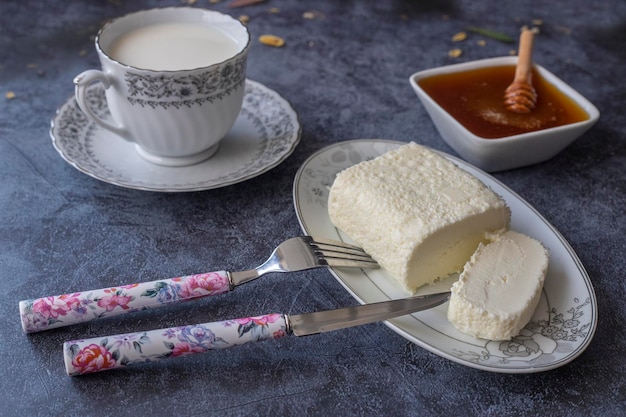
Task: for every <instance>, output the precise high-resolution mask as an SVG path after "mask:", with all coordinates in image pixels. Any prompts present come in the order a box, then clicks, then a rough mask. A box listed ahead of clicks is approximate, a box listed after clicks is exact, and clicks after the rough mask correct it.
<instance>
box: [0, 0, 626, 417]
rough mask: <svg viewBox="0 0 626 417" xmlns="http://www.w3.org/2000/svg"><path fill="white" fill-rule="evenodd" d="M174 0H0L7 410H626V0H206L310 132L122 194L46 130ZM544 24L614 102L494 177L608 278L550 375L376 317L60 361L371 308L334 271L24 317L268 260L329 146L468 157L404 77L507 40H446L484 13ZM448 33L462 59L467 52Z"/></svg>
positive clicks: (570, 62)
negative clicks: (442, 347) (159, 304)
mask: <svg viewBox="0 0 626 417" xmlns="http://www.w3.org/2000/svg"><path fill="white" fill-rule="evenodd" d="M171 5H174V6H176V5H183V3H182V2H181V1H180V0H169V1H165V0H164V1H158V0H151V1H150V0H141V1H123V0H120V1H113V0H111V1H104V0H100V1H75V0H65V1H58V0H54V1H53V0H51V1H45V2H41V1H29V0H25V1H13V0H8V1H7V0H3V1H2V3H0V93H1V96H0V285H1V287H0V314H1V315H2V316H3V317H4V320H3V323H4V324H3V325H2V330H1V331H0V349H2V358H3V365H2V368H1V369H2V371H1V372H0V374H1V375H2V377H1V378H0V415H3V416H18V415H19V416H61V415H63V416H79V415H81V416H82V415H89V416H96V415H98V416H126V415H133V416H139V415H154V416H157V415H185V416H195V415H222V416H234V415H271V416H279V415H299V416H305V415H345V416H371V415H389V416H403V415H407V416H408V415H419V416H438V415H447V416H464V415H476V416H503V415H516V416H519V415H529V416H534V415H550V416H618V415H624V412H625V411H626V386H625V383H624V380H625V378H626V367H625V361H624V352H625V351H626V343H625V341H624V337H623V336H624V332H623V330H624V318H625V317H624V316H625V311H626V301H625V300H626V294H625V289H626V285H625V282H626V281H625V280H624V271H625V270H626V263H625V261H624V252H625V250H624V249H625V245H624V234H625V232H626V228H625V226H624V212H625V210H624V208H625V207H626V174H625V173H624V171H625V168H626V146H625V143H626V134H625V133H624V131H625V128H626V120H625V119H624V116H623V114H624V101H625V98H626V82H625V81H624V76H623V72H624V64H625V63H626V60H625V57H626V46H625V45H626V43H625V42H624V39H625V38H626V2H624V1H622V0H600V1H595V2H588V1H583V0H570V1H564V0H556V1H551V2H546V1H540V0H517V1H510V0H506V1H495V0H485V1H476V0H442V1H435V0H423V1H420V0H414V1H408V0H404V1H400V0H390V1H383V0H380V1H327V0H323V1H316V2H304V1H285V0H283V1H281V0H271V1H266V2H264V3H261V4H259V5H255V6H249V7H245V8H240V9H230V8H228V2H227V1H221V2H218V3H216V4H212V3H209V2H208V1H207V0H199V1H198V2H196V3H195V4H194V5H193V7H202V8H210V9H213V10H219V11H223V12H226V13H229V14H232V15H233V16H239V15H242V14H245V15H248V16H249V17H250V20H249V24H248V26H249V28H250V31H251V34H252V37H253V45H252V47H251V51H250V56H249V63H248V77H249V78H251V79H253V80H256V81H259V82H261V83H263V84H265V85H267V86H268V87H270V88H272V89H274V90H276V91H277V92H279V93H280V94H281V95H283V96H284V97H285V98H287V99H288V100H289V101H290V102H291V104H292V105H293V107H294V108H295V109H296V111H297V112H298V114H299V117H300V120H301V123H302V128H303V131H302V140H301V143H300V144H299V145H298V147H297V149H296V150H295V152H294V153H293V155H291V156H290V157H289V158H288V159H287V160H286V161H285V162H284V163H282V164H281V165H280V166H278V167H277V168H275V169H273V170H272V171H270V172H268V173H266V174H263V175H261V176H259V177H257V178H254V179H252V180H249V181H246V182H244V183H241V184H237V185H233V186H229V187H225V188H221V189H216V190H211V191H204V192H194V193H182V194H165V193H154V192H143V191H136V190H129V189H123V188H119V187H116V186H113V185H109V184H106V183H103V182H99V181H97V180H95V179H92V178H90V177H88V176H86V175H84V174H81V173H80V172H78V171H77V170H75V169H74V168H72V167H71V166H69V165H68V164H67V163H65V162H64V161H63V160H62V159H61V158H60V157H59V155H58V154H57V153H56V152H55V150H54V149H53V147H52V145H51V142H50V138H49V133H48V130H49V125H50V119H51V117H52V116H53V115H54V113H55V110H56V109H57V107H58V106H59V105H61V104H62V103H64V102H65V101H66V100H67V99H68V98H69V97H70V96H72V94H73V85H72V78H73V77H74V76H75V75H76V74H78V73H80V72H81V71H83V70H85V69H88V68H97V67H98V61H97V57H96V53H95V51H94V48H93V36H94V35H95V33H96V31H97V29H98V28H99V26H100V25H101V24H102V23H103V22H104V21H105V20H106V19H109V18H113V17H116V16H119V15H123V14H125V13H127V12H131V11H136V10H140V9H145V8H151V7H156V6H171ZM271 8H277V10H271ZM308 11H314V12H317V13H316V15H315V18H314V19H304V18H303V13H305V12H308ZM535 19H540V20H541V21H542V24H541V26H540V28H541V33H540V35H539V37H538V39H537V42H536V48H535V60H536V61H537V62H539V63H540V64H542V65H543V66H545V67H546V68H547V69H549V70H550V71H551V72H553V73H555V74H557V75H558V76H559V77H561V78H562V79H564V80H565V81H566V82H567V83H569V84H570V85H572V86H573V87H574V88H576V89H577V90H578V91H579V92H581V93H582V94H583V95H584V96H586V97H587V98H588V99H589V100H590V101H591V102H593V103H594V104H595V105H596V106H597V107H598V108H599V109H600V112H601V118H600V121H599V122H598V124H597V125H596V126H595V127H594V128H593V129H592V130H591V131H589V132H588V133H587V134H585V135H584V136H583V137H581V138H580V139H578V140H577V141H576V142H575V143H574V144H572V145H571V146H570V147H568V148H567V149H566V150H565V151H563V152H562V153H560V154H559V155H558V156H556V157H555V158H553V159H552V160H550V161H548V162H545V163H542V164H538V165H535V166H530V167H525V168H520V169H516V170H511V171H506V172H501V173H498V174H495V175H494V176H495V177H496V178H497V179H499V180H500V181H502V182H503V183H504V184H506V185H507V186H509V187H510V188H512V189H513V190H514V191H516V192H517V193H518V194H519V195H521V196H522V197H523V198H524V199H526V200H527V201H528V202H530V203H531V204H532V205H534V207H535V208H536V209H537V210H538V211H539V212H540V213H542V214H543V215H544V216H545V217H546V218H547V220H548V221H549V222H551V223H552V224H553V225H554V226H555V227H556V228H557V229H558V230H559V231H560V232H561V233H562V234H563V235H564V236H565V238H566V239H567V240H568V241H569V243H570V244H571V246H572V247H573V248H574V250H575V251H576V252H577V254H578V255H579V257H580V259H581V260H582V263H583V264H584V266H585V267H586V269H587V271H588V273H589V275H590V277H591V280H592V282H593V285H594V286H595V291H596V294H597V298H598V310H599V324H598V328H597V332H596V335H595V338H594V340H593V341H592V343H591V345H590V346H589V348H588V349H587V350H586V351H585V352H584V353H583V354H582V355H581V356H580V357H579V358H578V359H576V360H575V361H573V362H572V363H570V364H568V365H566V366H563V367H562V368H559V369H556V370H553V371H550V372H545V373H539V374H530V375H507V374H496V373H488V372H483V371H478V370H475V369H471V368H468V367H465V366H462V365H459V364H456V363H453V362H450V361H448V360H445V359H442V358H440V357H438V356H436V355H434V354H432V353H430V352H427V351H426V350H424V349H422V348H420V347H418V346H416V345H414V344H412V343H410V342H408V341H406V340H405V339H403V338H402V337H401V336H399V335H397V334H396V333H394V332H393V331H391V330H390V329H388V328H387V327H386V326H384V325H383V324H372V325H367V326H362V327H359V328H352V329H347V330H343V331H338V332H331V333H325V334H322V335H318V336H315V337H310V338H296V337H291V338H285V339H281V340H279V341H276V342H265V343H259V344H253V345H247V346H243V347H241V348H236V349H230V350H226V351H220V352H211V353H209V354H207V355H197V356H196V357H187V358H183V359H181V360H176V361H166V362H167V363H160V364H154V365H151V366H145V367H142V368H141V369H126V370H121V371H119V372H117V371H114V372H105V373H101V374H95V375H91V376H87V377H81V378H69V377H67V376H66V375H65V372H64V368H63V361H62V356H61V344H62V342H63V341H65V340H69V339H75V338H79V337H83V336H85V335H103V334H114V333H120V332H130V331H137V330H141V329H150V328H158V327H164V326H175V325H182V324H186V323H189V322H190V321H191V320H193V322H203V321H212V320H217V319H220V318H230V317H240V316H244V315H253V314H259V313H262V312H267V311H268V310H271V311H284V312H286V313H296V314H297V313H301V312H308V311H315V310H322V309H329V308H336V307H341V306H348V305H354V304H356V301H355V300H354V299H352V297H351V296H350V295H349V294H347V293H346V291H345V290H344V289H343V288H342V287H341V286H340V285H339V283H337V282H336V281H335V279H334V278H333V277H332V276H331V274H330V273H329V272H328V271H324V270H317V271H309V272H301V273H294V274H290V275H270V276H266V277H264V278H263V279H261V280H257V281H255V282H252V283H250V284H247V285H246V286H244V287H241V288H238V289H237V290H236V291H235V292H233V293H230V294H228V295H225V296H222V297H215V298H212V299H205V300H201V301H197V302H195V303H194V304H188V305H184V306H183V305H178V306H174V307H171V308H167V309H165V310H161V311H158V312H156V311H155V312H146V313H142V314H140V315H137V316H135V317H134V318H130V319H119V320H116V319H111V320H106V321H101V322H99V323H94V324H86V325H82V326H76V327H73V328H64V329H58V330H52V331H48V332H44V333H40V334H34V335H31V336H26V335H24V334H23V333H22V330H21V327H20V323H19V317H18V310H17V303H18V301H19V300H21V299H25V298H34V297H38V296H43V295H49V294H58V293H62V292H66V291H71V290H83V289H88V288H99V287H103V286H109V285H114V284H122V283H128V282H134V281H137V280H144V279H146V280H147V279H148V278H151V279H156V278H162V277H169V276H179V275H182V274H188V273H194V272H202V271H207V270H211V269H231V270H237V269H242V268H249V267H252V266H255V265H257V264H258V263H259V262H260V261H262V260H264V259H265V258H266V257H267V256H268V254H269V252H270V251H271V249H272V248H273V247H274V246H275V245H276V244H277V243H279V242H280V241H282V240H284V239H285V238H287V237H291V236H295V235H299V234H300V233H301V231H300V228H299V226H298V221H297V219H296V215H295V212H294V209H293V203H292V184H293V179H294V175H295V173H296V171H297V169H298V167H299V166H300V165H301V164H302V163H303V162H304V160H306V158H307V157H308V156H310V155H311V154H312V153H313V152H315V151H317V150H318V149H320V148H322V147H324V146H326V145H328V144H330V143H335V142H337V141H343V140H348V139H357V138H385V139H395V140H400V141H405V142H408V141H411V140H412V141H416V142H418V143H422V144H425V145H428V146H431V147H433V148H435V149H438V150H441V151H444V152H447V153H450V154H454V152H453V151H452V149H450V148H449V147H448V146H447V145H446V144H445V143H444V142H443V141H442V140H441V139H440V137H439V136H438V134H437V132H436V131H435V129H434V127H433V125H432V123H431V122H430V120H429V118H428V116H427V114H426V112H425V111H424V109H423V107H422V106H421V105H420V103H419V102H418V100H417V98H416V96H415V94H414V93H413V91H412V90H411V88H410V86H409V84H408V77H409V76H410V75H411V74H412V73H414V72H416V71H418V70H421V69H426V68H430V67H435V66H440V65H444V64H450V63H455V62H465V61H469V60H474V59H480V58H487V57H493V56H503V55H508V54H509V51H510V50H511V49H515V45H511V44H505V43H501V42H497V41H494V40H491V39H487V45H486V46H480V45H478V44H477V43H476V42H474V41H468V42H465V43H463V44H455V43H453V42H452V40H451V38H452V36H453V35H454V34H455V33H457V32H459V31H461V30H463V29H465V28H466V27H468V26H480V27H485V28H490V29H493V30H497V31H500V32H504V33H508V34H510V35H512V36H516V34H517V31H518V29H519V27H520V26H521V25H522V24H525V23H526V24H527V23H530V22H531V21H532V20H535ZM263 33H272V34H276V35H279V36H282V37H283V38H285V39H286V42H287V44H286V46H285V47H283V48H280V49H277V48H270V47H266V46H264V45H261V44H260V43H258V41H256V39H257V37H258V36H259V35H261V34H263ZM478 38H479V37H477V36H476V35H474V37H473V38H472V39H473V40H475V39H478ZM454 47H461V48H462V49H463V54H462V55H461V56H460V57H458V58H454V59H453V58H450V57H448V51H449V50H450V49H452V48H454ZM9 92H12V93H14V97H13V98H8V97H7V96H6V95H7V93H9Z"/></svg>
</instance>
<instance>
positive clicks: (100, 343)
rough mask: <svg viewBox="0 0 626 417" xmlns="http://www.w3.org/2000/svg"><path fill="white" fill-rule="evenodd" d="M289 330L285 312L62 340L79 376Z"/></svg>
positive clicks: (67, 365)
mask: <svg viewBox="0 0 626 417" xmlns="http://www.w3.org/2000/svg"><path fill="white" fill-rule="evenodd" d="M288 333H289V330H288V324H287V318H286V316H285V315H284V314H266V315H263V316H258V317H246V318H241V319H234V320H225V321H219V322H213V323H203V324H193V325H189V326H182V327H172V328H169V329H159V330H150V331H145V332H138V333H128V334H120V335H115V336H104V337H95V338H92V339H85V340H73V341H68V342H65V343H64V344H63V358H64V361H65V370H66V372H67V374H68V375H70V376H76V375H83V374H89V373H93V372H99V371H106V370H109V369H115V368H122V367H126V366H130V365H135V364H139V363H144V362H153V361H157V360H161V359H167V358H175V357H178V356H185V355H190V354H194V353H204V352H207V351H209V350H215V349H226V348H229V347H231V346H237V345H243V344H245V343H248V342H258V341H262V340H268V339H278V338H280V337H283V336H285V335H287V334H288Z"/></svg>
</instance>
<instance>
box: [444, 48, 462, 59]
mask: <svg viewBox="0 0 626 417" xmlns="http://www.w3.org/2000/svg"><path fill="white" fill-rule="evenodd" d="M462 53H463V51H462V50H460V49H459V48H454V49H451V50H450V51H449V52H448V56H449V57H450V58H458V57H460V56H461V54H462Z"/></svg>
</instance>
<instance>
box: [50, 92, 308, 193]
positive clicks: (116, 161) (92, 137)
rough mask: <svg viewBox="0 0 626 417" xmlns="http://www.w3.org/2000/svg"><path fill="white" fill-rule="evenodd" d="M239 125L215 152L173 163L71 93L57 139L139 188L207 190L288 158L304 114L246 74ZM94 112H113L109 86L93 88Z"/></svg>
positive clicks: (83, 162)
mask: <svg viewBox="0 0 626 417" xmlns="http://www.w3.org/2000/svg"><path fill="white" fill-rule="evenodd" d="M245 88H246V91H245V95H244V99H243V105H242V108H241V112H240V114H239V117H238V118H237V120H236V121H235V125H234V126H233V128H232V129H231V130H230V132H229V133H228V134H227V135H226V137H225V138H224V139H222V141H221V142H220V144H219V148H218V150H217V152H216V153H215V155H213V156H212V157H211V158H209V159H207V160H205V161H203V162H201V163H198V164H195V165H189V166H182V167H167V166H162V165H157V164H153V163H150V162H148V161H146V160H145V159H144V158H142V157H141V156H140V155H139V154H138V153H137V151H136V150H135V145H134V144H133V143H131V142H128V141H126V140H124V139H122V138H121V137H119V136H117V135H115V134H113V133H112V132H110V131H108V130H105V129H103V128H101V127H99V126H98V125H96V124H95V123H93V122H92V121H90V120H89V119H87V118H86V117H85V116H84V114H83V113H82V111H81V110H80V109H79V108H78V105H77V104H76V100H75V99H74V98H73V97H72V98H70V99H68V101H67V102H65V104H63V105H62V106H61V107H60V108H59V109H58V110H57V113H56V115H55V116H54V117H53V119H52V122H51V128H50V136H51V137H52V144H53V145H54V148H55V149H56V150H57V152H59V154H60V155H61V157H63V159H64V160H65V161H67V162H68V163H69V164H70V165H72V166H73V167H74V168H76V169H78V170H79V171H81V172H83V173H85V174H87V175H89V176H91V177H93V178H96V179H98V180H100V181H104V182H107V183H109V184H113V185H117V186H120V187H126V188H132V189H136V190H147V191H160V192H184V191H201V190H210V189H213V188H219V187H224V186H227V185H232V184H236V183H239V182H242V181H246V180H248V179H250V178H254V177H256V176H258V175H260V174H262V173H264V172H267V171H269V170H270V169H272V168H274V167H276V166H277V165H279V164H280V163H281V162H283V161H284V160H285V159H286V158H287V157H288V156H289V155H291V153H292V152H293V151H294V149H295V147H296V146H297V144H298V142H299V141H300V133H301V130H302V129H301V126H300V122H299V120H298V115H297V113H296V112H295V110H294V109H293V108H292V107H291V105H290V104H289V102H288V101H287V100H285V99H284V98H283V97H281V96H280V95H279V94H278V93H277V92H275V91H274V90H271V89H269V88H268V87H266V86H264V85H263V84H261V83H258V82H256V81H252V80H246V87H245ZM87 95H88V100H89V101H90V103H91V106H92V108H93V109H94V113H96V114H97V115H98V116H101V117H103V118H106V117H107V116H108V115H109V110H108V107H107V103H106V99H105V95H104V87H102V86H101V85H100V84H94V85H92V86H90V87H89V88H88V90H87Z"/></svg>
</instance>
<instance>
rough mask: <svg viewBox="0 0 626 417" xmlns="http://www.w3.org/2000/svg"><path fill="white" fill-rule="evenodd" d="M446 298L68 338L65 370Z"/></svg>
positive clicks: (102, 366)
mask: <svg viewBox="0 0 626 417" xmlns="http://www.w3.org/2000/svg"><path fill="white" fill-rule="evenodd" d="M449 298H450V293H449V292H445V293H436V294H429V295H422V296H416V297H411V298H404V299H399V300H391V301H383V302H379V303H372V304H365V305H360V306H355V307H346V308H340V309H336V310H327V311H319V312H315V313H307V314H298V315H287V314H280V313H276V314H266V315H263V316H257V317H245V318H239V319H232V320H224V321H218V322H212V323H202V324H192V325H188V326H181V327H171V328H167V329H158V330H149V331H145V332H137V333H127V334H119V335H114V336H103V337H96V338H91V339H82V340H72V341H68V342H65V343H64V344H63V357H64V360H65V370H66V372H67V374H68V375H70V376H76V375H83V374H89V373H93V372H99V371H106V370H109V369H115V368H122V367H126V366H131V365H135V364H138V363H144V362H153V361H157V360H161V359H167V358H175V357H178V356H186V355H190V354H194V353H204V352H207V351H209V350H216V349H225V348H229V347H232V346H237V345H242V344H245V343H248V342H259V341H262V340H269V339H278V338H281V337H283V336H287V335H291V334H293V335H295V336H307V335H313V334H317V333H321V332H328V331H332V330H339V329H343V328H347V327H353V326H359V325H362V324H367V323H374V322H377V321H383V320H387V319H390V318H393V317H398V316H403V315H405V314H411V313H415V312H418V311H422V310H426V309H429V308H432V307H436V306H438V305H440V304H443V303H445V302H446V301H448V299H449Z"/></svg>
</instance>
